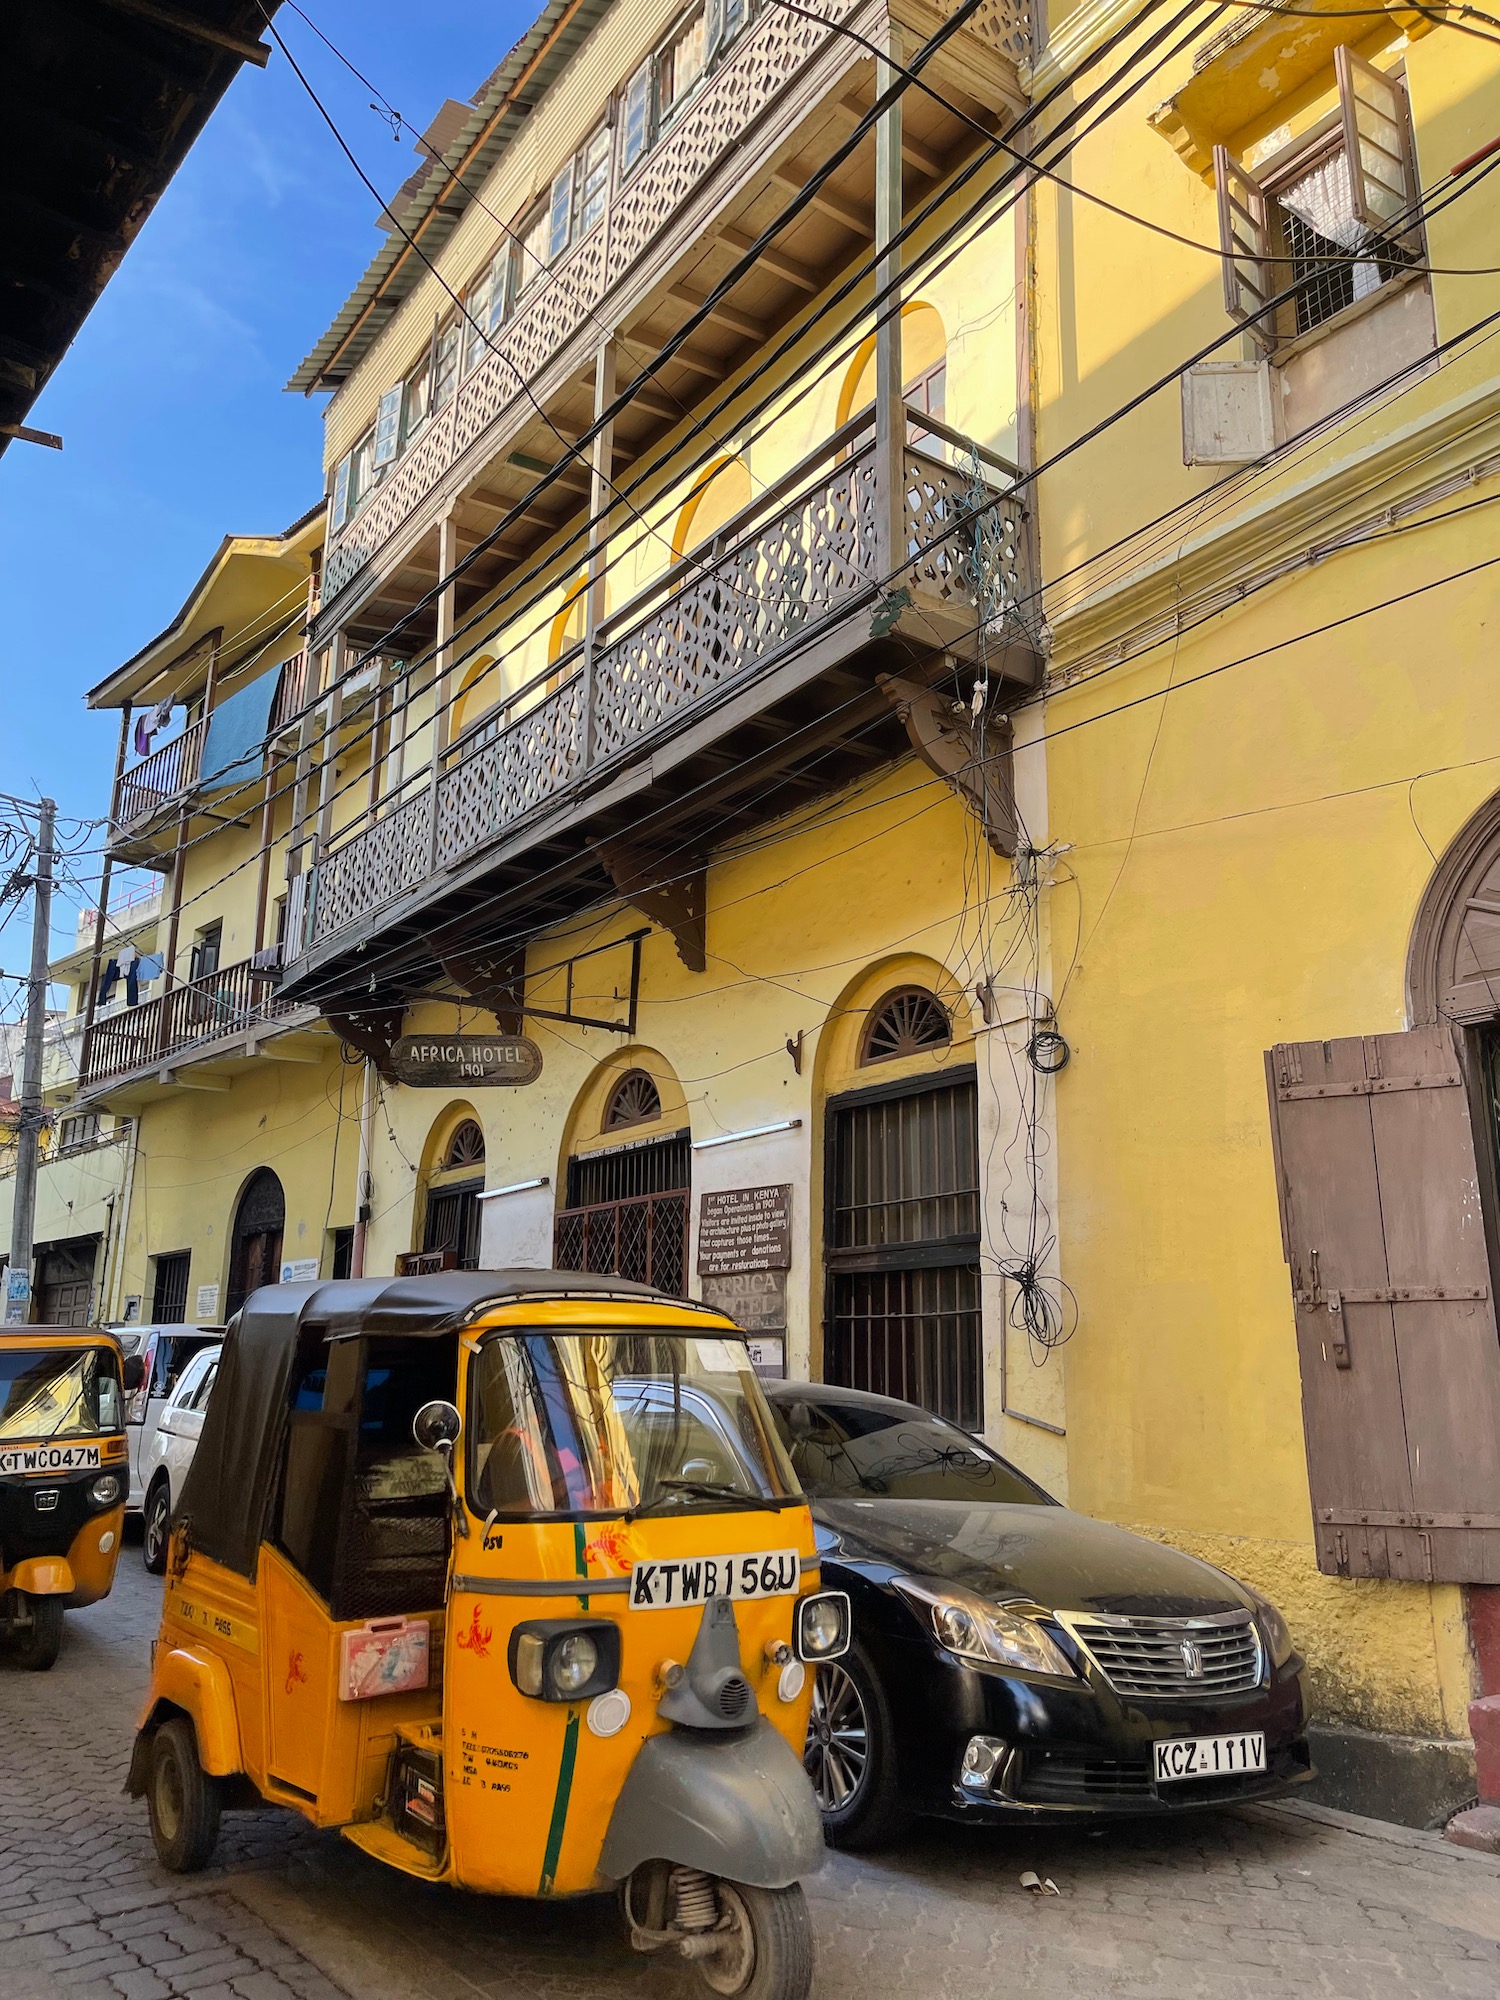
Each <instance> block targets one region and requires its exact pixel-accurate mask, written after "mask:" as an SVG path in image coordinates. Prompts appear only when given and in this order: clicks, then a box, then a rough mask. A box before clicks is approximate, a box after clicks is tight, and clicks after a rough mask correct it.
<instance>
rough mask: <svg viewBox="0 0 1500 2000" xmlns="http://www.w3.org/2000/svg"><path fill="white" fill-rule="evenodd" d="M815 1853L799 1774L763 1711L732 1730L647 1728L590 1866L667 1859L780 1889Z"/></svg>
mask: <svg viewBox="0 0 1500 2000" xmlns="http://www.w3.org/2000/svg"><path fill="white" fill-rule="evenodd" d="M823 1856H824V1848H823V1822H822V1819H821V1817H820V1816H819V1813H818V1802H817V1800H816V1799H815V1798H814V1796H813V1789H812V1786H811V1784H810V1783H809V1782H808V1778H807V1773H806V1772H805V1771H804V1770H803V1768H802V1764H801V1760H800V1759H799V1758H798V1756H797V1754H796V1752H795V1751H794V1750H793V1749H792V1748H791V1746H790V1745H789V1744H788V1742H787V1741H786V1738H785V1737H784V1736H782V1735H781V1734H780V1733H779V1731H777V1730H776V1729H775V1728H773V1727H772V1725H771V1724H770V1723H769V1722H768V1721H766V1719H765V1717H764V1716H762V1717H761V1719H760V1721H759V1722H757V1723H756V1725H755V1727H754V1728H753V1729H747V1730H745V1731H743V1732H736V1733H735V1734H734V1735H732V1736H720V1735H710V1734H709V1733H708V1732H706V1731H699V1730H692V1729H673V1730H670V1731H669V1732H668V1733H667V1734H666V1735H665V1736H652V1737H649V1738H648V1739H647V1741H646V1742H645V1743H644V1744H642V1746H641V1750H640V1754H639V1755H638V1756H637V1758H636V1760H635V1762H634V1764H633V1765H632V1766H631V1768H630V1775H629V1777H628V1778H627V1779H626V1780H625V1784H624V1788H623V1789H622V1791H621V1793H620V1796H619V1798H618V1799H617V1800H616V1802H615V1809H614V1812H613V1814H612V1815H611V1817H610V1822H609V1831H608V1832H607V1833H606V1834H605V1836H604V1847H603V1850H602V1852H601V1854H600V1857H599V1869H600V1873H601V1874H603V1875H607V1876H609V1877H610V1878H611V1879H612V1880H614V1881H623V1880H624V1879H625V1877H626V1876H628V1875H630V1874H632V1873H633V1872H634V1871H635V1869H637V1868H638V1867H639V1866H640V1864H641V1863H642V1862H643V1861H672V1862H675V1863H677V1864H678V1865H679V1866H680V1867H684V1868H701V1869H702V1870H703V1872H704V1873H705V1874H707V1875H719V1876H722V1877H724V1879H725V1880H727V1881H730V1882H743V1883H745V1884H746V1885H747V1886H748V1887H749V1888H752V1889H785V1888H787V1887H789V1886H790V1884H791V1883H793V1882H796V1881H799V1880H800V1879H801V1877H802V1876H804V1875H811V1874H813V1873H815V1872H816V1870H817V1869H819V1868H821V1867H822V1865H823Z"/></svg>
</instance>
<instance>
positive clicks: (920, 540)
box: [288, 415, 1025, 956]
mask: <svg viewBox="0 0 1500 2000" xmlns="http://www.w3.org/2000/svg"><path fill="white" fill-rule="evenodd" d="M868 421H869V420H868V417H867V416H864V415H861V416H860V417H858V418H855V419H854V420H852V421H851V422H850V423H848V424H846V425H845V426H844V428H843V429H842V430H841V431H839V432H837V433H836V434H835V436H834V437H833V438H831V439H830V440H829V441H828V443H827V444H826V445H824V446H823V447H822V448H821V449H820V451H819V452H817V453H816V454H814V455H813V457H812V458H811V459H808V460H805V461H804V462H803V463H802V464H801V465H799V466H797V467H794V468H793V470H792V472H791V473H789V474H788V475H787V477H786V478H785V479H783V480H782V481H781V482H780V483H779V484H778V485H777V486H775V487H773V488H772V489H771V490H770V491H769V492H767V493H764V494H762V495H760V496H759V497H758V498H757V499H756V500H755V501H754V502H752V504H751V505H750V506H749V507H747V508H745V509H744V510H743V511H742V512H741V513H740V514H738V515H736V516H735V517H734V519H732V520H731V521H729V522H727V523H726V524H725V525H724V527H723V528H722V529H721V530H720V531H719V533H718V534H717V535H716V536H715V537H714V540H713V542H712V543H711V544H709V545H708V547H707V548H706V549H704V550H699V551H695V552H694V554H693V555H692V557H691V558H688V559H685V560H683V561H680V562H677V563H675V564H674V565H673V566H672V567H671V568H670V569H669V570H667V571H666V572H665V574H664V575H663V576H662V577H660V578H659V579H658V580H657V581H656V582H655V583H654V584H652V585H651V586H649V587H648V588H647V589H646V590H645V591H643V592H642V593H641V595H640V596H638V597H637V598H636V599H635V600H634V601H633V602H632V603H631V604H629V605H627V606H626V607H624V608H623V609H622V610H621V611H620V612H619V613H618V614H617V615H616V616H615V617H614V618H612V619H610V620H609V621H607V622H606V623H605V624H604V625H602V626H601V627H600V631H599V635H598V640H597V648H596V652H595V656H594V663H593V674H592V681H591V685H592V701H591V704H590V706H589V707H588V708H587V709H586V707H585V699H586V691H587V689H588V688H589V686H590V681H589V679H588V677H586V676H585V674H584V673H583V672H582V671H581V649H580V650H579V651H578V652H576V653H575V654H572V655H570V656H568V658H567V659H565V660H564V661H562V662H560V663H557V664H554V665H552V666H550V667H548V668H547V669H546V672H545V673H544V674H542V675H538V676H537V677H536V678H535V679H534V680H532V681H530V682H528V683H527V684H526V685H525V686H524V687H521V688H518V689H517V690H516V691H515V692H514V693H513V694H511V695H510V696H508V697H507V698H506V700H505V701H504V702H503V703H501V704H500V705H499V706H498V707H497V708H496V709H494V710H492V711H491V712H490V713H489V714H488V715H487V716H485V717H484V718H483V719H482V720H481V721H480V722H478V723H476V724H475V725H474V727H473V728H472V729H470V730H468V731H466V732H465V733H464V735H463V736H461V737H460V738H459V739H458V740H457V741H456V742H455V743H454V744H453V745H452V746H451V748H450V750H449V752H448V754H447V756H446V758H445V759H444V760H442V761H441V762H440V766H439V770H438V774H437V782H436V785H435V786H434V784H433V782H432V774H431V771H430V770H428V771H427V772H423V773H417V774H414V777H413V779H411V780H409V781H408V785H409V786H411V787H420V789H411V790H409V791H408V793H407V796H405V797H404V798H399V799H392V800H389V801H387V803H386V806H385V809H384V811H383V814H382V816H381V817H380V818H378V819H377V820H375V822H374V823H373V824H371V825H367V826H365V827H363V828H353V829H351V830H350V831H349V833H348V834H346V835H345V836H344V837H343V839H342V840H341V841H340V842H339V844H338V845H337V846H335V847H333V848H332V849H331V850H330V851H328V852H327V853H326V854H325V855H324V856H323V857H322V859H321V860H320V862H319V865H318V868H317V871H316V875H315V886H314V889H313V893H312V898H311V910H310V914H309V919H308V922H307V925H306V929H305V932H304V933H297V932H295V931H291V930H289V933H288V953H289V956H295V955H297V953H298V952H299V951H300V950H301V949H304V948H306V947H309V946H312V945H316V944H320V943H322V942H323V941H324V940H325V939H327V938H330V937H333V936H334V935H335V934H336V933H338V932H339V931H341V930H343V929H344V928H345V927H346V926H348V925H350V924H353V923H357V922H358V921H360V920H361V919H362V918H365V917H368V916H369V915H371V914H372V913H373V912H375V911H376V910H379V909H381V908H383V907H384V906H385V905H387V904H389V903H391V902H393V901H395V900H396V899H397V898H398V897H399V896H401V895H403V894H405V893H406V892H407V891H409V890H411V889H414V888H416V887H417V886H418V885H419V884H420V883H421V882H423V881H424V880H425V879H426V878H427V877H428V876H429V875H430V874H431V873H432V872H434V871H435V870H436V869H441V868H446V867H449V866H451V865H452V864H454V863H457V862H461V861H463V860H464V859H465V858H466V857H467V856H469V855H471V854H474V853H475V852H477V851H478V850H479V849H480V848H481V847H483V846H484V845H485V844H486V843H487V842H489V841H492V840H494V839H495V838H496V837H497V836H499V835H500V834H502V833H504V832H506V831H507V830H508V829H509V828H510V827H512V826H514V825H516V824H517V823H518V822H520V821H521V820H523V819H524V818H525V817H526V816H527V815H528V814H529V813H531V812H532V811H533V810H535V809H536V808H537V807H539V806H541V805H544V804H545V803H546V802H548V801H549V800H552V799H555V798H556V797H558V796H559V795H560V794H561V793H562V792H564V791H566V790H567V789H568V788H569V787H571V786H574V785H576V784H578V783H580V782H582V781H583V780H584V779H586V778H592V777H593V776H594V775H595V774H596V773H598V772H600V771H601V770H605V769H607V768H608V767H609V766H610V765H611V764H613V763H614V762H616V761H617V760H620V759H624V758H626V757H629V756H632V755H636V754H638V753H639V752H640V751H641V749H642V748H643V747H645V746H648V745H649V744H650V743H651V741H652V739H653V738H654V737H656V736H658V735H659V734H663V733H665V732H666V731H667V730H668V729H670V728H671V727H672V726H673V725H674V724H675V723H676V722H677V721H678V720H679V719H680V718H681V717H682V716H683V715H685V714H687V713H689V712H691V711H692V710H694V709H695V708H697V707H699V706H700V705H701V704H702V703H703V702H705V701H706V700H708V699H709V698H711V697H712V696H714V695H715V694H716V693H717V692H718V691H719V690H720V689H723V688H725V687H727V686H728V685H730V684H731V683H735V682H741V681H748V680H750V679H752V678H753V677H754V675H755V674H756V673H757V672H758V671H759V670H761V669H762V668H763V667H764V666H765V665H767V663H769V662H772V661H774V660H775V659H776V658H778V657H783V656H786V655H787V654H789V653H790V652H792V651H793V650H794V649H795V648H796V646H797V645H798V644H799V643H800V642H801V641H802V639H803V638H804V637H806V636H810V635H811V634H812V633H814V632H816V631H817V630H818V629H819V628H820V627H821V626H823V625H824V624H825V623H827V622H828V621H830V620H831V619H833V618H835V617H837V616H838V615H839V614H840V613H841V612H844V611H846V610H847V609H848V608H849V607H850V606H851V605H852V604H853V603H854V602H855V601H856V600H857V599H858V598H859V597H860V596H861V595H864V596H865V597H866V598H867V599H868V598H870V597H871V596H873V595H874V593H875V592H876V591H878V590H879V589H883V588H887V587H889V586H890V584H891V583H892V582H893V581H895V580H897V579H892V578H890V577H884V576H882V575H881V572H880V557H879V553H878V549H879V536H878V533H877V519H878V509H879V507H880V506H881V504H882V503H881V496H880V494H879V491H878V483H877V481H876V478H875V474H874V459H875V447H874V443H873V440H871V439H869V437H868V435H867V431H868ZM922 423H923V427H924V429H925V431H926V432H927V436H926V439H925V441H924V442H923V444H921V445H920V446H908V448H907V450H906V454H905V476H904V479H903V482H902V491H901V493H900V495H899V496H897V504H896V505H895V506H894V507H892V508H891V509H890V514H891V518H892V521H893V522H894V523H895V524H896V525H895V526H894V528H893V537H894V540H895V544H896V547H897V551H898V553H897V562H898V566H899V568H900V577H901V580H904V581H906V582H907V583H908V584H909V585H914V586H915V588H916V590H917V591H918V592H919V593H920V595H922V596H924V597H926V598H927V599H928V600H932V599H936V600H938V601H939V602H941V603H942V604H944V605H945V606H949V607H952V608H956V609H959V610H961V611H963V612H965V613H966V614H967V615H971V616H973V618H974V620H975V623H976V625H983V626H984V627H986V628H987V629H998V628H999V627H1000V625H1001V624H1002V623H1004V622H1005V621H1006V620H1007V619H1008V618H1009V617H1012V616H1013V615H1014V613H1015V609H1016V607H1017V605H1018V604H1020V603H1021V602H1022V601H1023V600H1024V597H1025V585H1024V570H1023V553H1024V535H1025V520H1024V510H1023V509H1022V507H1021V505H1020V503H1019V500H1018V499H1016V498H1015V497H1013V496H1011V497H1007V495H1006V492H1005V487H1006V485H1008V484H1009V482H1010V481H1011V480H1013V479H1014V477H1015V472H1014V468H1012V467H1009V466H1008V465H1006V463H1005V462H1004V461H1003V460H1001V459H999V458H996V457H995V456H994V455H993V454H990V453H981V454H979V455H978V456H977V457H976V456H975V455H974V452H973V448H972V447H971V446H969V445H968V444H967V442H966V440H964V439H963V438H962V437H961V436H960V435H959V433H958V432H956V431H953V430H951V429H950V428H949V427H948V426H946V425H944V424H942V423H940V422H939V421H938V420H937V419H936V418H929V417H925V416H924V417H923V418H922ZM862 433H865V435H864V436H863V439H862V437H861V434H862ZM814 467H815V468H816V470H815V471H813V472H812V476H809V473H810V469H811V468H814ZM986 474H987V475H988V476H987V477H986V476H985V475H986ZM902 524H904V534H905V546H904V548H902V547H901V537H902V533H903V527H902ZM498 641H499V646H500V649H501V653H502V655H503V651H504V635H503V634H500V635H498ZM559 681H560V684H559ZM434 814H435V817H434Z"/></svg>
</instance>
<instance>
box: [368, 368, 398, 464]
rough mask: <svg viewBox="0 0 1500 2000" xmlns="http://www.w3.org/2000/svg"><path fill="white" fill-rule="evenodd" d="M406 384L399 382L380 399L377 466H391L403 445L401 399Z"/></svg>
mask: <svg viewBox="0 0 1500 2000" xmlns="http://www.w3.org/2000/svg"><path fill="white" fill-rule="evenodd" d="M405 388H406V385H405V383H404V382H397V383H396V384H395V386H394V387H393V388H390V389H387V390H386V392H385V394H384V395H383V396H382V397H381V399H380V407H379V409H378V410H377V411H376V412H375V455H374V459H373V461H372V463H373V464H375V465H389V464H390V462H391V460H392V459H393V458H394V457H395V456H396V450H397V447H398V446H399V444H400V443H401V398H402V395H403V393H404V392H405Z"/></svg>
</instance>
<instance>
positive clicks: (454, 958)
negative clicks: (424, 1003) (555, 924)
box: [439, 948, 526, 1035]
mask: <svg viewBox="0 0 1500 2000" xmlns="http://www.w3.org/2000/svg"><path fill="white" fill-rule="evenodd" d="M439 963H440V964H441V965H442V968H443V971H444V972H445V973H446V974H447V975H448V977H449V978H450V979H451V980H452V981H453V983H454V985H455V986H457V987H458V988H459V989H460V991H461V992H463V993H465V994H467V995H468V997H469V999H471V1000H472V1001H473V1002H474V1004H475V1005H476V1006H477V1007H483V1008H484V1009H485V1010H486V1012H488V1013H491V1014H493V1015H494V1017H495V1025H496V1027H497V1028H498V1029H499V1030H500V1033H501V1034H502V1035H519V1034H522V1033H524V1032H525V1030H524V1028H523V1025H522V1016H523V1014H524V1012H525V1003H526V953H525V950H524V948H523V949H522V950H520V951H515V950H505V951H440V956H439Z"/></svg>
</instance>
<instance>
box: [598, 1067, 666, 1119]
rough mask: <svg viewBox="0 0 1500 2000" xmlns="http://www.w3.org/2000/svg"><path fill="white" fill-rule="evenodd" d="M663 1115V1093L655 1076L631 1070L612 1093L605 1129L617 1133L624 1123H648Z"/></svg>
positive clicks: (606, 1108) (607, 1107) (605, 1114)
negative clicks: (658, 1087)
mask: <svg viewBox="0 0 1500 2000" xmlns="http://www.w3.org/2000/svg"><path fill="white" fill-rule="evenodd" d="M660 1116H661V1092H660V1091H659V1090H658V1089H657V1087H656V1082H655V1079H654V1078H653V1077H652V1076H650V1075H649V1074H648V1073H647V1071H645V1070H643V1069H630V1070H626V1072H625V1074H624V1075H623V1076H622V1077H621V1078H620V1081H619V1082H618V1083H617V1084H616V1085H615V1087H614V1089H613V1090H612V1091H611V1092H610V1096H609V1103H608V1104H607V1105H606V1107H605V1111H604V1130H605V1131H606V1132H618V1131H619V1130H620V1128H621V1126H623V1125H645V1124H648V1123H649V1122H650V1121H651V1120H652V1119H653V1118H660Z"/></svg>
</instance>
